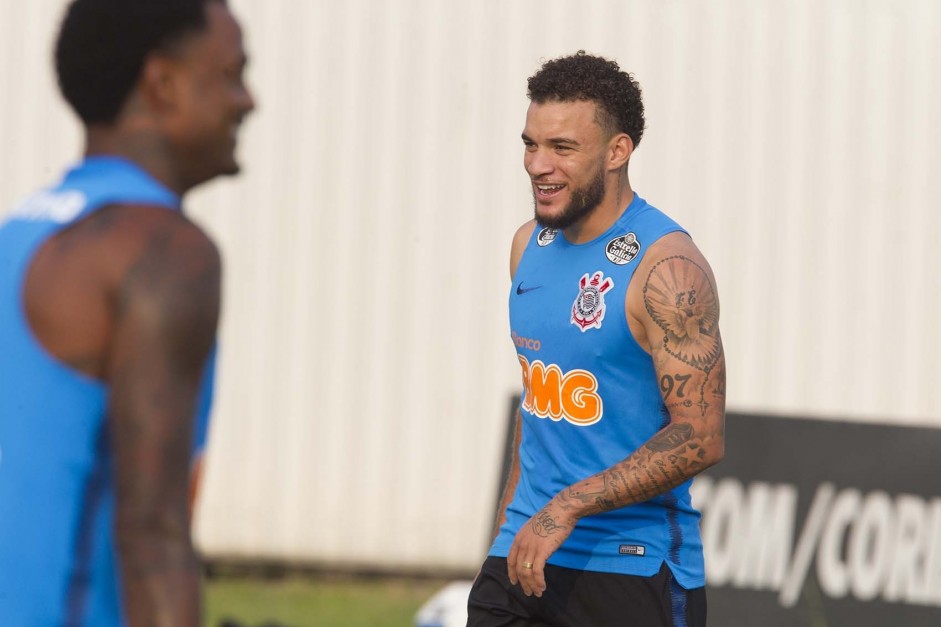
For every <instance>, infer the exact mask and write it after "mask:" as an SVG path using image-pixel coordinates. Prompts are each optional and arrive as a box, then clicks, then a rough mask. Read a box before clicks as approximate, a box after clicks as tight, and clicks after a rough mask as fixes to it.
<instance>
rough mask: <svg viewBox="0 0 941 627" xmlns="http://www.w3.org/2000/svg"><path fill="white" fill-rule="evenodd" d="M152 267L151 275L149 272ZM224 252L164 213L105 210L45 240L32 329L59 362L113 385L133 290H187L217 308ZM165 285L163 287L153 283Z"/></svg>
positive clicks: (35, 271) (36, 263)
mask: <svg viewBox="0 0 941 627" xmlns="http://www.w3.org/2000/svg"><path fill="white" fill-rule="evenodd" d="M147 269H149V270H147ZM219 274H220V261H219V253H218V251H217V249H216V247H215V245H214V244H213V243H212V241H211V240H210V239H209V238H208V237H207V236H206V234H205V233H203V231H202V230H201V229H200V228H199V227H198V226H197V225H195V224H193V223H192V222H191V221H190V220H188V219H187V218H186V217H185V216H183V215H181V214H180V213H179V212H176V211H171V210H168V209H166V208H163V207H152V206H126V205H113V206H108V207H103V208H102V209H100V210H98V211H96V212H94V213H93V214H91V215H90V216H88V217H86V218H84V219H82V220H80V221H79V222H76V223H75V224H73V225H71V226H69V227H68V228H66V229H65V230H63V231H62V232H60V233H58V234H57V235H55V236H54V237H52V238H51V239H50V240H49V241H47V242H46V243H45V244H43V246H42V247H41V248H40V250H39V251H38V252H37V254H36V256H35V257H34V258H33V261H32V263H31V265H30V270H29V274H28V275H27V280H26V287H25V295H24V300H25V304H26V310H27V314H28V318H29V321H30V325H31V326H32V328H33V331H34V333H35V334H36V336H37V338H38V339H39V341H40V342H41V343H42V344H43V345H44V347H45V348H46V349H47V350H48V351H49V352H50V353H51V354H52V355H54V356H55V357H57V358H58V359H60V360H61V361H63V362H65V363H66V364H68V365H70V366H71V367H73V368H74V369H76V370H79V371H81V372H84V373H85V374H87V375H89V376H92V377H95V378H102V379H107V368H106V366H105V363H106V361H107V354H108V352H109V350H110V346H111V344H112V341H113V339H114V334H115V331H116V325H117V323H118V318H119V314H120V313H121V311H122V310H123V308H124V307H125V306H126V305H127V303H128V300H127V299H128V297H129V296H130V292H129V291H128V289H129V287H130V286H132V285H133V284H135V282H136V283H141V282H143V283H142V288H141V289H140V290H139V291H140V292H141V293H143V294H145V295H147V294H149V295H150V297H151V298H155V299H166V297H167V296H168V295H173V294H174V293H179V292H181V291H187V288H186V285H187V284H190V285H194V284H196V283H198V282H199V281H198V280H197V277H199V276H202V277H209V278H208V279H203V281H202V284H203V285H204V286H206V285H209V286H210V289H202V290H198V289H196V288H190V289H189V290H188V291H190V292H193V291H196V292H198V294H197V296H196V298H195V301H194V305H198V304H200V303H202V305H203V308H204V309H212V308H214V307H218V304H217V302H215V301H216V300H217V299H218V285H215V286H214V287H213V283H216V284H217V283H218V281H219ZM157 278H159V279H161V280H160V282H159V283H157V282H155V279H157Z"/></svg>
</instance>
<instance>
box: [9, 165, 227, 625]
mask: <svg viewBox="0 0 941 627" xmlns="http://www.w3.org/2000/svg"><path fill="white" fill-rule="evenodd" d="M112 204H140V205H151V206H160V207H166V208H168V209H170V210H174V211H179V210H180V198H179V197H178V196H176V195H175V194H174V193H173V192H171V191H170V190H168V189H166V188H165V187H163V186H162V185H161V184H160V183H158V182H157V181H155V180H154V179H153V178H151V177H150V176H149V175H148V174H146V173H145V172H144V171H143V170H141V169H140V168H138V167H137V166H136V165H134V164H132V163H131V162H129V161H126V160H123V159H120V158H117V157H89V158H86V159H85V160H84V161H83V162H81V163H80V164H79V165H78V166H77V167H75V168H73V169H72V170H70V171H69V172H67V173H66V175H65V178H64V179H63V181H62V182H61V183H59V184H58V185H57V186H55V187H53V188H51V189H48V190H45V191H41V192H39V193H38V194H35V195H34V196H32V197H30V198H29V199H27V200H26V201H25V202H24V203H22V204H21V205H20V206H19V207H17V208H16V209H14V210H13V211H12V212H11V213H10V214H9V215H8V216H7V217H6V219H5V221H3V222H2V223H0V623H2V624H3V625H68V626H72V625H88V626H93V627H99V626H100V627H111V626H113V625H123V624H124V618H123V611H122V607H121V605H122V604H121V593H120V578H119V576H118V573H119V564H118V557H117V551H116V548H115V544H114V533H113V529H114V528H113V516H114V477H113V467H112V465H113V462H112V455H111V450H110V444H109V442H108V430H107V425H106V420H105V414H106V409H107V403H108V388H107V386H106V385H104V384H103V383H102V382H100V381H98V380H95V379H92V378H90V377H87V376H85V375H83V374H81V373H78V372H76V371H75V370H73V369H71V368H70V367H68V366H67V365H65V364H63V363H61V362H59V361H58V360H56V359H55V358H54V357H52V356H51V355H50V354H49V353H48V352H46V351H45V349H44V348H43V347H42V346H41V345H40V344H39V343H38V342H37V341H36V339H35V337H34V336H33V334H32V331H31V330H30V327H29V324H28V322H27V319H26V313H25V307H24V303H23V297H22V296H23V287H24V282H25V277H26V273H27V271H28V269H29V266H30V263H31V261H32V259H33V257H34V255H35V253H36V252H37V250H38V249H39V247H40V246H41V245H42V244H43V243H44V242H45V241H46V240H48V239H49V238H50V237H51V236H53V235H54V234H56V233H58V232H59V231H61V230H62V229H64V228H65V227H67V226H69V225H70V224H72V223H74V222H75V221H77V220H80V219H82V218H84V217H86V216H88V215H89V214H91V213H92V212H94V211H96V210H98V209H100V208H101V207H104V206H106V205H112ZM213 363H214V354H213V356H211V357H210V361H209V363H207V366H206V368H205V370H204V376H203V384H202V390H201V398H200V400H199V408H198V416H197V420H196V423H195V426H194V429H195V433H194V448H195V449H197V450H198V449H201V448H202V446H203V444H204V441H205V434H206V428H207V422H208V416H209V407H210V405H211V395H212V385H213V382H212V379H213V370H214V368H213Z"/></svg>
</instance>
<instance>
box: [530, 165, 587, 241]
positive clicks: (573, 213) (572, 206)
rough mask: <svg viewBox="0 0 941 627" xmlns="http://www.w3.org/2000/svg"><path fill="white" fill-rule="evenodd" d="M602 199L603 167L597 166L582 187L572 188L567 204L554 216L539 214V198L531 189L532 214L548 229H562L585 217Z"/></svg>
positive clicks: (540, 224)
mask: <svg viewBox="0 0 941 627" xmlns="http://www.w3.org/2000/svg"><path fill="white" fill-rule="evenodd" d="M603 199H604V168H601V167H599V168H598V173H597V174H596V175H595V177H594V178H593V179H592V180H591V181H589V182H588V184H587V185H585V186H584V187H579V188H572V199H571V200H570V201H569V204H568V205H566V206H565V208H564V209H562V211H561V213H559V214H558V215H556V216H540V215H539V200H538V199H537V198H536V191H535V190H533V214H534V216H535V218H536V222H537V223H538V224H539V226H542V227H548V228H550V229H564V228H567V227H570V226H572V225H573V224H575V223H576V222H578V221H579V220H581V219H582V218H585V217H586V216H588V215H589V214H591V212H592V211H594V210H595V208H596V207H597V206H598V205H600V204H601V201H602V200H603Z"/></svg>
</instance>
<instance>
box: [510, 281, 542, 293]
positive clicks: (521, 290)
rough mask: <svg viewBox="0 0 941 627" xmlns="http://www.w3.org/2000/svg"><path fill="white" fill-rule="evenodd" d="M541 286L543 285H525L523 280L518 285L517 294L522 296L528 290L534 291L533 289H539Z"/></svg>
mask: <svg viewBox="0 0 941 627" xmlns="http://www.w3.org/2000/svg"><path fill="white" fill-rule="evenodd" d="M540 287H542V286H541V285H537V286H536V287H523V282H522V281H520V284H519V285H517V286H516V294H517V295H520V296H521V295H523V294H525V293H526V292H532V291H533V290H538V289H539V288H540Z"/></svg>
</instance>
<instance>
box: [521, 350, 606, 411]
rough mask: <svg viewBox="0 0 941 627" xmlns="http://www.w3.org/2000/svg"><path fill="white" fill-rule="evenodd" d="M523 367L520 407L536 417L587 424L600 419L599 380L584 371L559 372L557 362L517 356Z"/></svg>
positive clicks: (601, 404)
mask: <svg viewBox="0 0 941 627" xmlns="http://www.w3.org/2000/svg"><path fill="white" fill-rule="evenodd" d="M517 358H518V359H519V362H520V366H522V369H523V389H524V390H525V394H524V395H523V401H522V407H523V409H525V410H526V411H528V412H530V413H531V414H533V415H535V416H537V417H539V418H549V419H551V420H555V421H559V420H566V421H567V422H570V423H571V424H573V425H576V426H579V427H587V426H588V425H593V424H595V423H596V422H598V421H599V420H601V417H602V415H603V414H604V404H603V403H602V402H601V396H600V395H599V394H598V379H597V378H595V375H593V374H592V373H590V372H588V371H587V370H581V369H575V370H569V371H568V372H562V369H561V368H559V366H557V365H556V364H544V363H543V362H542V361H540V360H538V359H537V360H536V361H533V362H532V363H530V362H529V360H528V359H526V358H525V357H523V356H522V355H517Z"/></svg>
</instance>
